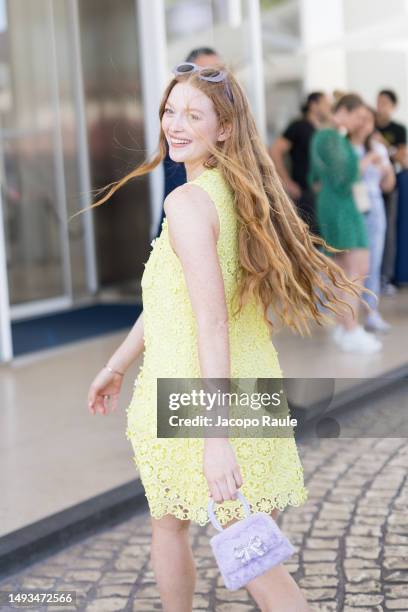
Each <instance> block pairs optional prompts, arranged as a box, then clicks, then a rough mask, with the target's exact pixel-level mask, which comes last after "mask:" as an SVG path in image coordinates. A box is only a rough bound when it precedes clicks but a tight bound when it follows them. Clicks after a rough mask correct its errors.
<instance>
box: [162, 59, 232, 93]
mask: <svg viewBox="0 0 408 612" xmlns="http://www.w3.org/2000/svg"><path fill="white" fill-rule="evenodd" d="M172 72H173V74H174V76H176V77H177V76H184V75H186V74H193V73H197V76H198V78H199V79H202V80H203V81H209V82H210V83H221V82H225V90H226V92H227V96H228V98H229V99H230V101H231V102H232V101H233V99H232V92H231V88H230V86H229V83H228V77H227V73H226V72H225V71H224V70H220V69H219V68H211V67H205V68H204V67H201V66H197V64H193V62H183V63H182V64H178V65H177V66H176V67H175V68H173V70H172Z"/></svg>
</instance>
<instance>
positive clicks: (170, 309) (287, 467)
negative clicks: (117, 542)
mask: <svg viewBox="0 0 408 612" xmlns="http://www.w3.org/2000/svg"><path fill="white" fill-rule="evenodd" d="M192 182H193V183H194V184H196V185H199V186H201V187H202V188H203V189H204V190H206V191H207V193H208V194H209V195H210V197H211V199H212V201H213V203H214V205H215V207H216V209H217V212H218V217H219V222H220V235H219V239H218V243H217V251H218V255H219V259H220V265H221V270H222V274H223V279H224V287H225V295H226V301H227V308H228V312H229V317H230V318H229V339H230V355H231V376H232V377H233V378H280V377H282V372H281V369H280V366H279V361H278V355H277V352H276V350H275V348H274V346H273V344H272V342H271V340H270V336H269V330H268V328H267V325H266V323H265V321H264V319H263V312H262V307H261V306H260V305H258V304H257V303H256V302H255V301H251V302H249V303H248V304H247V305H246V306H245V308H244V310H243V311H242V312H241V313H240V314H239V315H238V316H236V317H233V315H232V312H233V310H234V309H235V304H233V303H232V300H233V293H234V289H235V287H236V284H237V278H238V270H239V267H238V251H237V221H236V215H235V211H234V198H233V195H232V193H231V191H230V189H229V187H228V185H227V184H226V182H225V181H224V179H223V177H222V174H221V172H220V171H219V170H218V169H216V168H215V169H208V170H206V171H204V172H203V173H202V174H201V175H200V176H199V177H198V178H197V179H195V180H194V181H192ZM152 247H153V248H152V251H151V253H150V256H149V259H148V261H147V263H146V264H145V270H144V273H143V277H142V295H143V324H144V344H145V350H144V361H143V365H142V367H141V369H140V371H139V374H138V376H137V378H136V381H135V387H134V392H133V396H132V399H131V402H130V404H129V406H128V408H127V429H126V437H127V439H128V440H129V441H130V442H131V444H132V447H133V450H134V462H135V464H136V467H137V468H138V469H139V473H140V478H141V480H142V483H143V485H144V488H145V493H146V497H147V500H148V503H149V508H150V513H151V515H152V516H153V517H154V518H161V517H162V516H164V515H165V514H167V513H170V514H173V515H174V516H176V517H178V518H181V519H191V520H192V521H194V522H196V523H199V524H200V525H205V524H206V523H208V522H209V517H208V513H207V503H208V499H209V496H208V494H209V490H208V485H207V481H206V479H205V477H204V474H203V471H202V459H203V439H201V438H178V439H177V438H174V439H166V438H157V436H156V426H157V407H156V397H157V388H156V385H157V378H200V365H199V358H198V351H197V334H196V322H195V316H194V312H193V310H192V307H191V302H190V298H189V295H188V291H187V287H186V284H185V280H184V274H183V270H182V267H181V264H180V261H179V259H178V257H177V256H176V254H175V253H174V251H173V249H172V247H171V245H170V242H169V239H168V227H167V219H164V221H163V224H162V231H161V234H160V236H159V237H158V238H156V239H155V240H154V241H153V242H152ZM231 444H232V445H233V447H234V449H235V452H236V456H237V460H238V463H239V465H240V468H241V473H242V476H243V485H242V487H241V491H242V493H243V494H244V495H245V497H246V498H247V499H248V501H249V503H250V504H251V506H252V509H253V510H254V511H256V510H260V511H264V512H270V511H271V510H272V509H273V508H279V509H280V510H282V509H283V508H284V507H285V506H287V505H288V504H290V505H293V506H300V505H301V504H303V503H304V502H305V501H306V499H307V497H308V491H307V489H306V488H305V486H304V481H303V468H302V465H301V462H300V459H299V455H298V451H297V447H296V442H295V440H294V438H293V437H285V438H244V439H242V438H231ZM215 512H216V516H217V518H218V520H219V522H220V523H221V524H222V525H224V524H225V523H227V522H228V521H229V520H231V519H232V518H243V516H244V515H243V508H242V505H241V503H240V502H239V501H235V500H234V501H232V500H229V501H225V502H223V503H222V504H217V505H216V509H215Z"/></svg>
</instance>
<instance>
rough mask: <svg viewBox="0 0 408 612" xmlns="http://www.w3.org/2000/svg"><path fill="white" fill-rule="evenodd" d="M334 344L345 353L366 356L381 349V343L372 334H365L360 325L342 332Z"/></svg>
mask: <svg viewBox="0 0 408 612" xmlns="http://www.w3.org/2000/svg"><path fill="white" fill-rule="evenodd" d="M336 344H338V346H339V347H340V348H341V350H342V351H345V352H347V353H363V354H366V355H368V354H370V353H376V352H377V351H380V350H381V348H382V342H380V340H378V338H376V337H375V336H373V334H369V333H368V332H366V331H365V329H364V328H363V327H361V325H357V326H356V327H354V328H353V329H351V330H344V331H343V333H342V335H341V336H340V338H339V340H338V341H337V342H336Z"/></svg>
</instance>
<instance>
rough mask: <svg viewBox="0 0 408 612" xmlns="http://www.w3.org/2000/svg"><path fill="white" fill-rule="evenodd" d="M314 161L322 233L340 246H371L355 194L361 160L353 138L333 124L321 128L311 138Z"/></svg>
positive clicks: (328, 239)
mask: <svg viewBox="0 0 408 612" xmlns="http://www.w3.org/2000/svg"><path fill="white" fill-rule="evenodd" d="M310 165H311V170H310V179H311V182H319V183H320V184H321V189H320V191H319V193H318V196H317V203H316V216H317V223H318V226H319V234H320V235H321V236H322V237H323V238H324V240H325V241H326V242H327V244H328V245H329V246H332V247H335V248H337V249H366V248H368V237H367V230H366V227H365V222H364V217H363V215H362V213H361V212H360V211H359V210H358V208H357V206H356V204H355V202H354V198H353V191H352V185H353V183H355V182H356V181H357V180H358V179H359V163H358V157H357V154H356V153H355V151H354V149H353V146H352V144H351V143H350V141H349V139H348V138H347V137H346V136H343V135H342V134H340V133H339V132H338V131H337V130H335V129H333V128H327V129H324V130H319V131H317V132H316V133H315V134H314V136H313V138H312V142H311V147H310ZM326 255H332V253H328V252H327V253H326Z"/></svg>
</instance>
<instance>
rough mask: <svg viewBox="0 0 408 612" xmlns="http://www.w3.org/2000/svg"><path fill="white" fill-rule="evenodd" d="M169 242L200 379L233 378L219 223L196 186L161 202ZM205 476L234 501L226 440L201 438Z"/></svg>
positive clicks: (238, 479) (235, 483)
mask: <svg viewBox="0 0 408 612" xmlns="http://www.w3.org/2000/svg"><path fill="white" fill-rule="evenodd" d="M165 211H166V216H167V220H168V228H169V240H170V244H171V246H172V248H173V250H174V252H175V253H176V255H177V256H178V257H179V259H180V263H181V266H182V268H183V273H184V278H185V281H186V286H187V289H188V292H189V296H190V301H191V305H192V309H193V312H194V315H195V318H196V325H197V343H198V355H199V361H200V371H201V377H202V378H203V379H208V378H217V379H220V378H225V379H228V380H229V378H230V376H231V372H230V348H229V326H228V309H227V305H226V299H225V289H224V279H223V276H222V270H221V266H220V261H219V258H218V252H217V240H218V235H219V219H218V213H217V210H216V208H215V206H214V203H213V202H212V200H211V199H210V197H209V195H208V194H207V193H206V192H205V191H204V190H203V189H201V188H200V187H198V186H197V185H191V184H187V185H183V186H182V187H179V188H177V189H175V190H174V191H173V192H172V193H171V194H170V195H169V196H168V197H167V198H166V202H165ZM203 467H204V474H205V477H206V478H207V482H208V486H209V490H210V493H211V495H212V497H213V499H214V500H215V501H217V502H221V501H222V500H226V499H233V498H234V496H235V493H236V490H237V487H240V486H241V485H242V476H241V472H240V468H239V465H238V464H237V461H236V457H235V453H234V451H233V448H232V446H231V445H230V443H229V440H228V439H227V438H207V437H206V438H205V440H204V457H203Z"/></svg>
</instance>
